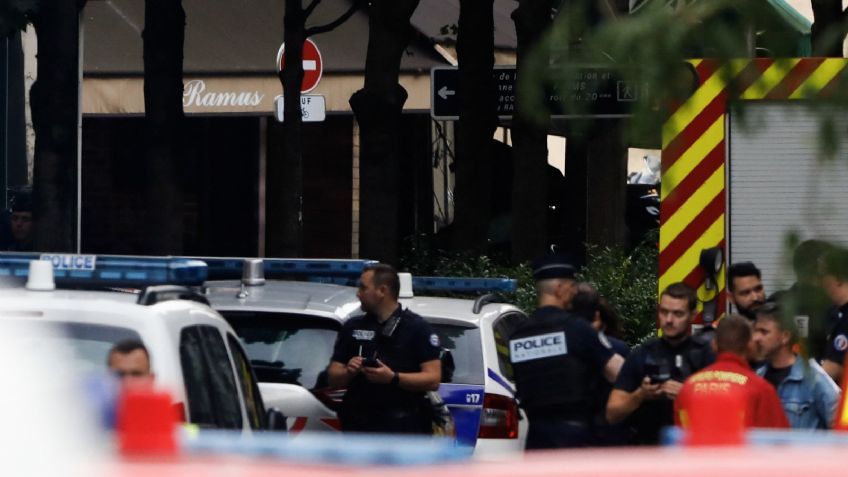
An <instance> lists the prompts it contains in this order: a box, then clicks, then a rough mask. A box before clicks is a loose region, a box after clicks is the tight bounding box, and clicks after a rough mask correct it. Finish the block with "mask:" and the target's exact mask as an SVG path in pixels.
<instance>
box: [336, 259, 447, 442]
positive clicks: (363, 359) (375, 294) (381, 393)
mask: <svg viewBox="0 0 848 477" xmlns="http://www.w3.org/2000/svg"><path fill="white" fill-rule="evenodd" d="M399 292H400V280H399V279H398V274H397V272H396V271H395V269H394V268H392V267H391V266H389V265H385V264H377V265H373V266H369V267H368V268H366V269H365V271H363V272H362V276H361V277H360V283H359V292H358V293H357V296H358V297H359V300H360V302H361V303H362V310H363V311H365V312H366V314H365V315H364V316H361V317H356V318H351V319H350V320H348V321H347V322H346V323H345V324H344V326H343V327H342V330H341V331H340V332H339V336H338V339H337V340H336V345H335V349H334V350H333V357H332V360H331V362H330V366H329V368H328V370H327V374H328V380H329V384H330V386H333V387H347V392H346V393H345V396H344V399H343V400H342V405H341V409H340V410H339V420H340V421H341V425H342V430H343V431H354V432H389V433H406V434H429V433H432V415H431V414H430V412H429V410H430V408H429V401H427V400H426V397H425V393H426V392H427V391H435V390H437V389H438V388H439V382H440V381H441V374H442V373H441V361H440V360H439V353H440V351H441V346H440V345H439V338H438V336H437V335H436V334H435V333H434V332H433V329H432V328H431V327H430V325H429V324H428V323H427V322H426V321H424V319H423V318H421V317H420V316H418V315H416V314H415V313H412V312H411V311H409V310H404V309H403V308H402V307H401V306H400V304H399V303H398V294H399Z"/></svg>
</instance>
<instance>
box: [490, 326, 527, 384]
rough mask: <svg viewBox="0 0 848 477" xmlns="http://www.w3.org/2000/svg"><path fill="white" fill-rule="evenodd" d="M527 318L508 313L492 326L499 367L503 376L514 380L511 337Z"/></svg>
mask: <svg viewBox="0 0 848 477" xmlns="http://www.w3.org/2000/svg"><path fill="white" fill-rule="evenodd" d="M526 319H527V317H526V316H525V315H523V314H521V313H507V314H505V315H503V316H501V317H500V318H498V319H497V320H495V322H494V324H493V325H492V331H493V332H494V336H495V348H496V349H497V352H498V367H499V368H500V370H501V374H502V375H504V376H505V377H506V378H507V379H510V380H512V379H513V378H512V364H511V363H510V361H509V337H510V336H511V335H512V333H513V332H515V330H516V329H517V328H518V326H519V325H521V323H523V322H524V320H526Z"/></svg>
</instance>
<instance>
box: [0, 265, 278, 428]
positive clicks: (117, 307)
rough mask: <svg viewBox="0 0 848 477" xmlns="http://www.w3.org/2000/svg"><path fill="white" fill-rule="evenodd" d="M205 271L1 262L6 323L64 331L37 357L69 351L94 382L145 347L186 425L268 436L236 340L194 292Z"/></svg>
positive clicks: (0, 310)
mask: <svg viewBox="0 0 848 477" xmlns="http://www.w3.org/2000/svg"><path fill="white" fill-rule="evenodd" d="M54 266H55V267H54ZM30 270H32V272H31V271H30ZM206 273H207V267H206V265H205V264H204V263H203V262H199V261H192V260H183V259H156V258H148V257H117V256H93V255H88V256H80V255H37V254H0V320H4V321H37V322H45V323H49V324H50V325H52V326H53V327H56V328H58V329H60V330H61V331H62V334H61V338H58V341H59V342H57V338H47V337H44V338H43V339H35V340H34V341H33V343H32V346H31V349H32V350H33V352H37V350H38V349H39V348H40V347H53V346H57V345H61V346H69V347H70V348H71V349H72V350H73V351H74V355H75V359H74V365H75V367H76V368H78V369H79V370H80V371H81V372H84V373H88V374H90V375H91V374H100V375H105V374H107V373H106V358H107V354H108V352H109V350H110V349H111V347H112V346H113V345H114V344H115V343H117V342H119V341H121V340H124V339H140V340H141V341H142V342H143V343H144V344H145V346H146V347H147V349H148V351H149V354H150V357H151V364H152V370H153V372H154V373H155V383H156V386H157V387H159V388H161V389H163V390H166V391H167V392H169V393H170V395H171V396H172V397H173V400H174V404H175V406H176V407H178V408H179V409H180V411H181V412H182V414H183V416H184V419H185V421H186V422H188V423H192V424H196V425H197V426H200V427H202V428H206V427H209V428H228V429H241V430H243V431H246V432H249V431H251V430H255V429H263V428H266V426H267V425H266V422H267V420H268V419H267V418H268V415H267V414H266V411H265V406H264V404H263V401H262V398H261V395H260V393H259V390H258V387H257V383H256V380H255V377H254V375H253V372H252V370H251V368H250V363H249V361H248V359H247V357H246V355H245V353H244V351H243V349H242V347H241V345H240V342H239V340H238V338H237V337H236V334H235V332H234V331H233V329H232V328H231V327H230V326H229V325H228V324H227V322H226V321H225V320H223V319H222V318H221V316H220V315H219V314H218V313H216V312H215V311H214V310H212V309H211V308H210V307H209V306H208V304H206V299H205V298H203V297H202V296H201V295H199V294H197V293H196V292H192V291H191V290H190V289H189V288H187V287H188V286H193V285H198V284H200V283H202V282H203V281H204V280H205V278H206ZM165 284H167V285H165ZM151 285H152V286H151ZM116 287H123V288H132V289H135V288H139V287H142V288H143V291H141V292H140V293H133V292H128V291H127V290H124V291H115V288H116ZM110 289H111V290H110ZM272 414H273V413H272Z"/></svg>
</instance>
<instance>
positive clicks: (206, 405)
mask: <svg viewBox="0 0 848 477" xmlns="http://www.w3.org/2000/svg"><path fill="white" fill-rule="evenodd" d="M180 365H181V366H182V370H183V380H184V381H185V387H186V396H187V399H188V411H189V421H190V422H191V423H193V424H197V425H198V426H201V427H216V426H217V422H216V419H215V412H214V407H213V404H212V396H210V395H209V392H208V390H207V389H206V381H207V380H208V379H209V368H208V365H207V363H206V358H205V357H204V355H203V340H202V339H201V337H200V331H199V330H198V329H197V327H196V326H192V327H189V328H184V329H183V330H182V332H181V333H180Z"/></svg>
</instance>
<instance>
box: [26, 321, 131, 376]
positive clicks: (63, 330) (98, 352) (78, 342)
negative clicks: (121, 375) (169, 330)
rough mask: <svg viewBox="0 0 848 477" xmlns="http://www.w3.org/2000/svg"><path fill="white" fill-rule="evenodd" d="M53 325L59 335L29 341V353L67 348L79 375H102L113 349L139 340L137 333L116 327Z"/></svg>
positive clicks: (84, 324)
mask: <svg viewBox="0 0 848 477" xmlns="http://www.w3.org/2000/svg"><path fill="white" fill-rule="evenodd" d="M54 325H55V326H56V329H57V330H58V331H59V334H58V335H53V336H51V337H49V338H46V337H36V336H32V337H29V338H28V339H29V340H30V341H31V347H32V349H40V348H42V347H51V348H53V347H57V346H62V347H67V348H69V349H70V350H71V351H72V353H73V355H74V358H75V362H74V363H73V364H74V366H75V367H76V368H78V369H79V370H80V371H82V372H93V371H105V369H106V358H107V357H108V356H107V355H108V354H109V350H110V349H112V346H113V345H115V344H116V343H118V342H119V341H123V340H127V339H134V340H141V336H140V335H139V334H138V333H137V332H136V331H134V330H131V329H129V328H123V327H119V326H110V325H99V324H93V323H72V322H58V323H54ZM57 341H58V343H57Z"/></svg>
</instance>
